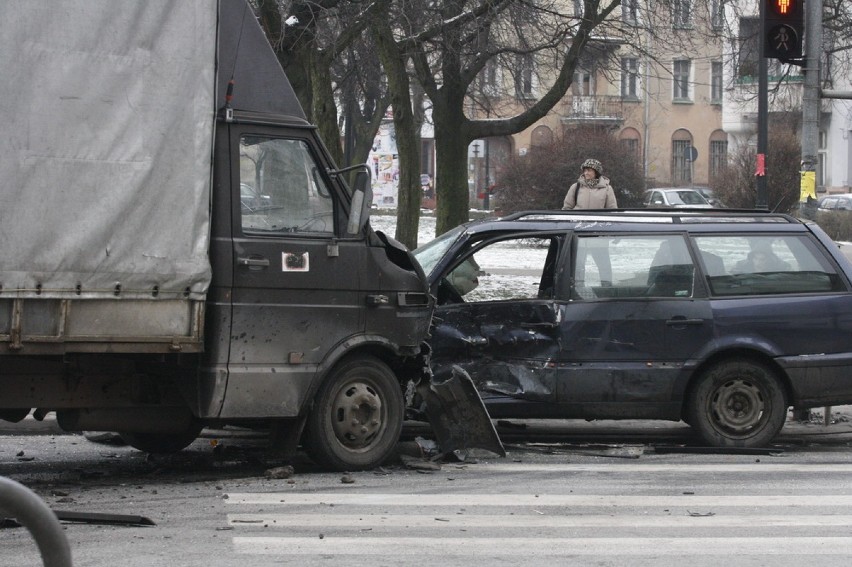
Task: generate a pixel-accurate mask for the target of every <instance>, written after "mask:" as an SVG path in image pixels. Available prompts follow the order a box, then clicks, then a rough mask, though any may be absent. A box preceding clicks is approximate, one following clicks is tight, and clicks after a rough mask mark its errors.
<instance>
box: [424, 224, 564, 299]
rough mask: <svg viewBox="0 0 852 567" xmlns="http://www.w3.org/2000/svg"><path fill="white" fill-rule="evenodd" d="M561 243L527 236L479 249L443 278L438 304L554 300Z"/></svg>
mask: <svg viewBox="0 0 852 567" xmlns="http://www.w3.org/2000/svg"><path fill="white" fill-rule="evenodd" d="M560 242H561V238H559V237H557V236H545V237H529V236H527V237H518V238H508V239H504V240H499V241H496V242H490V243H488V244H485V245H482V246H475V247H474V248H473V249H472V251H471V252H472V253H468V254H466V255H465V256H464V258H463V259H462V260H461V261H460V262H458V263H457V264H456V265H455V267H454V268H453V269H452V270H450V271H449V272H448V273H447V274H446V275H445V276H444V277H443V278H442V280H441V282H440V284H439V287H438V303H439V304H444V303H458V302H462V301H463V302H466V303H470V302H477V301H503V300H520V299H549V298H552V297H553V294H554V288H555V285H554V283H555V278H556V261H557V257H558V254H559V248H560V247H559V243H560ZM517 258H522V261H521V262H520V263H518V261H517Z"/></svg>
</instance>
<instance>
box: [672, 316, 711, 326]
mask: <svg viewBox="0 0 852 567" xmlns="http://www.w3.org/2000/svg"><path fill="white" fill-rule="evenodd" d="M703 324H704V319H687V318H686V317H673V318H671V319H668V320H666V325H668V326H669V327H682V326H686V325H703Z"/></svg>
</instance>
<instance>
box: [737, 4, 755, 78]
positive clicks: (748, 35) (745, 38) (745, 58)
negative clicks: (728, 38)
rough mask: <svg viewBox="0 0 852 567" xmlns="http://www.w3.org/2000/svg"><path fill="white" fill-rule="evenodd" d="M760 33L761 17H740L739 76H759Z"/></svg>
mask: <svg viewBox="0 0 852 567" xmlns="http://www.w3.org/2000/svg"><path fill="white" fill-rule="evenodd" d="M759 35H760V18H740V35H739V38H738V42H737V43H738V44H739V52H738V53H737V62H736V65H737V75H736V76H737V77H739V78H744V77H757V67H758V63H759V62H760V60H759V44H758V43H757V41H758V36H759Z"/></svg>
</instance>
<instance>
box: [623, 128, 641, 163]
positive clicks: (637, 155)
mask: <svg viewBox="0 0 852 567" xmlns="http://www.w3.org/2000/svg"><path fill="white" fill-rule="evenodd" d="M639 140H640V135H639V131H638V130H636V129H635V128H625V129H624V130H622V131H621V133H620V134H619V135H618V142H619V143H620V144H621V147H622V148H623V149H624V151H625V152H626V153H628V154H629V155H630V156H631V157H632V158H633V159H634V160H635V161H636V163H641V158H642V153H641V150H642V147H641V146H640V144H639Z"/></svg>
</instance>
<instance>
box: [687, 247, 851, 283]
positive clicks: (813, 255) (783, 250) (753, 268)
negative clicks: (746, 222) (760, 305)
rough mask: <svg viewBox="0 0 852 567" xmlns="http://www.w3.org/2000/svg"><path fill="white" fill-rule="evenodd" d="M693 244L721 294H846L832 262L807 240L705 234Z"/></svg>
mask: <svg viewBox="0 0 852 567" xmlns="http://www.w3.org/2000/svg"><path fill="white" fill-rule="evenodd" d="M693 240H694V242H695V245H696V247H697V249H698V250H699V252H700V256H701V262H702V264H703V266H704V274H705V277H706V278H707V283H708V286H709V288H710V292H711V294H713V295H716V296H730V295H770V294H783V293H825V292H831V291H844V290H845V286H844V284H843V281H842V279H841V278H840V277H839V275H838V274H837V272H836V270H835V269H834V267H833V266H832V264H831V262H830V261H829V260H828V259H827V258H826V257H825V255H824V254H823V253H822V252H821V251H820V249H819V248H818V247H817V246H816V245H815V244H814V242H813V241H811V240H810V239H808V238H807V237H804V236H800V235H706V236H696V237H693Z"/></svg>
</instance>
